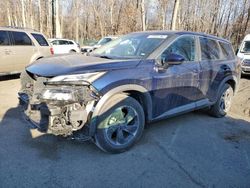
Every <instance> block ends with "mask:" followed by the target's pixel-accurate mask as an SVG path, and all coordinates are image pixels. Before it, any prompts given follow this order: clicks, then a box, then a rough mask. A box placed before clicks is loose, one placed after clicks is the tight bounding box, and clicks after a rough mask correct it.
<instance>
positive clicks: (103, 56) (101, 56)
mask: <svg viewBox="0 0 250 188" xmlns="http://www.w3.org/2000/svg"><path fill="white" fill-rule="evenodd" d="M98 57H100V58H105V59H112V58H111V57H109V56H106V55H100V56H98Z"/></svg>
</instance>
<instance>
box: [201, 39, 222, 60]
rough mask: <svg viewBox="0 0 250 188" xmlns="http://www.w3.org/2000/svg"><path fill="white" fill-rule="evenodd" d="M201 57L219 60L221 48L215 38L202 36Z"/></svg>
mask: <svg viewBox="0 0 250 188" xmlns="http://www.w3.org/2000/svg"><path fill="white" fill-rule="evenodd" d="M200 46H201V59H202V60H219V59H220V48H219V46H218V43H217V42H216V41H215V40H212V39H208V38H205V37H200Z"/></svg>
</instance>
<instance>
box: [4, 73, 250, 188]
mask: <svg viewBox="0 0 250 188" xmlns="http://www.w3.org/2000/svg"><path fill="white" fill-rule="evenodd" d="M18 89H19V80H18V79H12V80H6V81H1V82H0V100H1V103H0V187H17V186H18V187H111V186H113V187H249V185H250V114H249V108H250V78H243V79H242V80H241V88H240V90H239V93H238V94H237V96H235V98H234V104H233V108H232V111H231V112H230V114H229V115H228V116H227V117H225V118H221V119H216V118H213V117H210V116H208V115H207V114H205V113H204V112H194V113H189V114H185V115H182V116H178V117H175V118H171V119H168V120H165V121H161V122H158V123H155V124H151V125H149V126H148V128H147V129H146V130H145V131H144V135H143V138H142V139H141V140H140V142H139V143H138V144H137V145H136V146H135V147H133V148H132V149H131V150H130V151H128V152H126V153H122V154H118V155H110V154H105V153H103V152H101V151H100V150H99V149H98V148H97V147H96V146H94V144H92V143H90V142H85V143H79V142H75V141H68V140H65V139H62V138H59V137H54V136H50V135H42V136H40V137H36V138H32V134H31V133H32V132H34V130H32V129H30V128H29V127H28V125H27V123H26V122H25V121H24V120H23V119H22V117H21V114H20V113H21V111H20V109H19V108H18V107H17V97H16V96H17V91H18Z"/></svg>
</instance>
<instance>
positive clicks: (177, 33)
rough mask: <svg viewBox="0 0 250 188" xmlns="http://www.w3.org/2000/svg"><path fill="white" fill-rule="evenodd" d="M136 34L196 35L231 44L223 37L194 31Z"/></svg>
mask: <svg viewBox="0 0 250 188" xmlns="http://www.w3.org/2000/svg"><path fill="white" fill-rule="evenodd" d="M136 33H142V34H143V33H144V34H154V35H196V36H201V37H208V38H211V39H215V40H220V41H223V42H227V43H231V42H230V41H229V40H227V39H224V38H221V37H217V36H214V35H209V34H206V33H201V32H192V31H141V32H134V34H136Z"/></svg>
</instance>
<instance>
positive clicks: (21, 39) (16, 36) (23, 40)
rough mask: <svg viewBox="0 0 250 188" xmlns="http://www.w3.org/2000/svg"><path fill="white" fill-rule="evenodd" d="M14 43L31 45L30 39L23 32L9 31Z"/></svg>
mask: <svg viewBox="0 0 250 188" xmlns="http://www.w3.org/2000/svg"><path fill="white" fill-rule="evenodd" d="M11 33H12V36H13V40H14V44H15V45H22V46H32V45H33V44H32V41H31V39H30V38H29V36H28V35H27V34H26V33H24V32H18V31H11Z"/></svg>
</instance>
